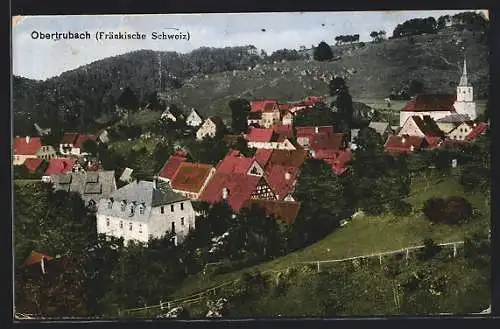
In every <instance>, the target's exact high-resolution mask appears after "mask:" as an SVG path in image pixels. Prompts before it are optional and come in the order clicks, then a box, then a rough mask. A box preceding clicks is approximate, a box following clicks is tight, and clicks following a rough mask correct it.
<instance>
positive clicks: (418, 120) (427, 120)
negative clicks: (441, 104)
mask: <svg viewBox="0 0 500 329" xmlns="http://www.w3.org/2000/svg"><path fill="white" fill-rule="evenodd" d="M403 135H408V136H417V137H422V138H423V137H425V136H430V137H444V133H443V132H442V131H441V129H439V126H438V125H437V124H436V122H435V121H434V120H433V119H432V118H431V117H430V116H427V115H426V116H423V117H420V116H416V115H414V116H411V117H408V119H407V120H406V122H405V123H404V125H403V126H402V127H401V130H400V131H399V133H398V136H403Z"/></svg>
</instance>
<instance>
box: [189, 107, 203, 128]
mask: <svg viewBox="0 0 500 329" xmlns="http://www.w3.org/2000/svg"><path fill="white" fill-rule="evenodd" d="M202 123H203V118H202V117H201V115H200V114H199V113H198V111H196V109H194V108H193V109H191V113H189V115H188V117H187V118H186V125H188V126H190V127H199V126H200V125H201V124H202Z"/></svg>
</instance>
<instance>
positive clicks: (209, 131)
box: [196, 117, 224, 140]
mask: <svg viewBox="0 0 500 329" xmlns="http://www.w3.org/2000/svg"><path fill="white" fill-rule="evenodd" d="M222 131H224V123H223V122H222V119H221V118H219V117H210V118H208V119H206V120H205V122H203V124H202V125H201V127H200V129H198V131H197V132H196V139H197V140H203V139H204V138H205V137H209V138H214V137H215V136H216V135H217V134H218V133H220V132H222Z"/></svg>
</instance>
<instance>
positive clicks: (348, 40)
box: [335, 34, 359, 45]
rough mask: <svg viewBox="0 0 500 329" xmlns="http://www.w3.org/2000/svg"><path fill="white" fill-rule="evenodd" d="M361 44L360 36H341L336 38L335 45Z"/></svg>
mask: <svg viewBox="0 0 500 329" xmlns="http://www.w3.org/2000/svg"><path fill="white" fill-rule="evenodd" d="M353 42H359V34H353V35H339V36H336V37H335V44H336V45H340V44H344V43H353Z"/></svg>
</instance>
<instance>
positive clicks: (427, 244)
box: [417, 238, 442, 261]
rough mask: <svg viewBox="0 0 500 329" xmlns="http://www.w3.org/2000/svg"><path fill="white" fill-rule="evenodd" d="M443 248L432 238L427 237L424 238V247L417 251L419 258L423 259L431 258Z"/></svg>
mask: <svg viewBox="0 0 500 329" xmlns="http://www.w3.org/2000/svg"><path fill="white" fill-rule="evenodd" d="M441 248H442V247H441V246H438V245H437V244H436V243H435V242H434V241H433V240H432V239H430V238H427V239H425V240H424V248H422V249H421V250H419V252H418V253H417V258H418V259H419V260H421V261H427V260H430V259H432V258H434V257H435V256H436V255H437V254H439V252H440V251H441Z"/></svg>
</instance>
